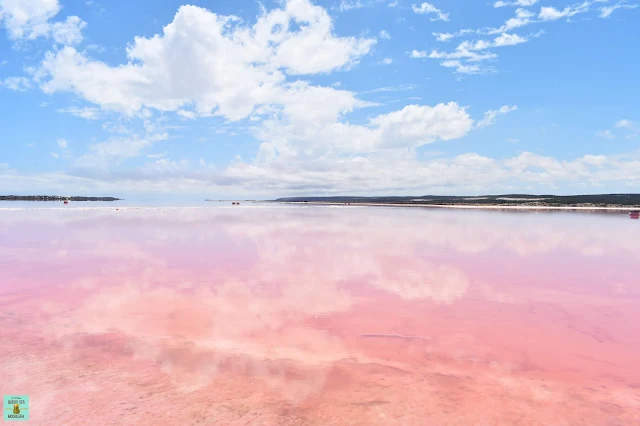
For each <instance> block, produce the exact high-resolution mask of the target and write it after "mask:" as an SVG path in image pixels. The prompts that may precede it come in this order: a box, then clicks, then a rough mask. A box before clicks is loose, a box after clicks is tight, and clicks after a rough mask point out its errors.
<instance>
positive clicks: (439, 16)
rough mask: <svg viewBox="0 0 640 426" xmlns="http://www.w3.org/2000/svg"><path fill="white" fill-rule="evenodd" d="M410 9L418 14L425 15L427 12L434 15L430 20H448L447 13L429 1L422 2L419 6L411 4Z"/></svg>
mask: <svg viewBox="0 0 640 426" xmlns="http://www.w3.org/2000/svg"><path fill="white" fill-rule="evenodd" d="M411 9H412V10H413V12H414V13H417V14H419V15H427V14H429V15H436V17H435V18H431V20H432V21H448V20H449V14H448V13H444V12H442V11H441V10H440V9H438V8H437V7H435V6H434V5H432V4H431V3H427V2H423V3H422V4H420V5H419V6H418V5H415V4H413V5H411Z"/></svg>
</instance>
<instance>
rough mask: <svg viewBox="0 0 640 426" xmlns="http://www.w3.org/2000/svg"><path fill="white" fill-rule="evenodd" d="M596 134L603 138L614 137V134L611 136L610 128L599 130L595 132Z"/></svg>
mask: <svg viewBox="0 0 640 426" xmlns="http://www.w3.org/2000/svg"><path fill="white" fill-rule="evenodd" d="M596 136H599V137H601V138H605V139H614V138H615V136H613V133H611V130H603V131H600V132H598V133H596Z"/></svg>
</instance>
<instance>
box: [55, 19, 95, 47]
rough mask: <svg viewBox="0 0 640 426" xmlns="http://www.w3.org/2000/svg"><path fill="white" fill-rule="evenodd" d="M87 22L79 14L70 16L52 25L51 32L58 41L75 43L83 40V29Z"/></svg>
mask: <svg viewBox="0 0 640 426" xmlns="http://www.w3.org/2000/svg"><path fill="white" fill-rule="evenodd" d="M86 26H87V23H86V22H84V21H83V20H82V19H80V18H78V17H77V16H69V17H68V18H67V20H66V21H64V22H56V23H54V24H52V25H51V34H52V36H53V39H54V40H55V42H56V43H59V44H66V45H74V44H78V43H80V42H81V41H82V30H83V29H84V28H85V27H86Z"/></svg>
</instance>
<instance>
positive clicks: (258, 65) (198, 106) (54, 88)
mask: <svg viewBox="0 0 640 426" xmlns="http://www.w3.org/2000/svg"><path fill="white" fill-rule="evenodd" d="M294 25H295V27H294ZM374 43H375V39H366V38H355V37H338V36H335V35H334V34H333V23H332V21H331V18H330V16H329V15H328V13H327V12H326V10H325V9H323V8H321V7H318V6H314V5H313V4H312V3H311V2H309V1H308V0H289V1H288V2H287V3H286V5H285V6H284V7H283V8H282V9H275V10H272V11H271V12H268V13H265V14H263V15H262V16H261V17H259V18H258V21H257V22H256V23H255V24H254V25H253V26H250V27H249V26H244V25H243V24H242V23H241V22H240V21H239V19H238V18H236V17H234V16H222V15H217V14H215V13H212V12H210V11H208V10H206V9H203V8H200V7H196V6H182V7H181V8H180V9H179V10H178V12H177V13H176V15H175V17H174V19H173V22H171V23H170V24H168V25H167V26H165V27H164V29H163V33H162V34H161V35H160V34H159V35H155V36H154V37H151V38H144V37H136V38H135V40H134V42H133V43H132V44H131V45H130V46H129V47H128V48H127V56H128V58H129V61H130V62H129V63H127V64H126V65H120V66H115V67H113V66H110V65H107V64H105V63H103V62H100V61H96V60H93V59H91V58H89V57H87V56H85V54H84V53H81V52H79V51H77V50H76V49H74V48H72V47H68V46H67V47H65V48H63V49H60V50H58V51H52V52H48V53H47V55H46V58H45V59H44V61H43V62H42V64H41V68H40V70H39V73H38V75H39V76H40V79H41V87H42V89H43V90H44V91H45V92H46V93H55V92H61V91H71V92H74V93H76V94H78V95H80V96H82V97H83V98H85V99H86V100H88V101H89V102H91V103H94V104H97V105H99V106H101V107H102V108H105V109H110V110H115V111H119V112H122V113H125V114H128V115H135V114H137V113H138V112H139V111H140V110H141V109H142V108H143V107H145V106H146V107H149V108H153V109H156V110H160V111H177V110H180V109H183V110H184V109H185V107H187V106H193V110H194V113H195V114H197V115H199V116H207V115H212V114H214V115H220V116H223V117H225V118H227V119H230V120H239V119H242V118H245V117H248V116H249V115H251V114H252V112H253V111H254V110H255V109H256V108H257V107H259V106H261V105H272V104H273V105H279V106H282V105H283V104H284V103H285V102H286V99H289V98H291V97H292V93H291V91H292V87H293V91H294V92H295V91H297V90H299V88H300V86H299V85H298V86H295V83H293V84H289V83H287V76H296V75H309V74H318V73H327V72H330V71H334V70H339V69H346V68H349V67H350V66H352V65H353V64H355V63H357V61H358V59H359V58H360V57H361V56H362V55H365V54H367V53H368V52H369V50H370V49H371V47H372V46H373V44H374ZM211 58H215V60H211ZM104 87H109V90H103V88H104ZM306 87H309V90H312V86H306ZM293 96H294V95H293Z"/></svg>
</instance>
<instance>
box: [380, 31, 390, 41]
mask: <svg viewBox="0 0 640 426" xmlns="http://www.w3.org/2000/svg"><path fill="white" fill-rule="evenodd" d="M378 37H380V38H381V39H384V40H391V35H390V34H389V33H388V32H387V31H386V30H382V31H380V33H378Z"/></svg>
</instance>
